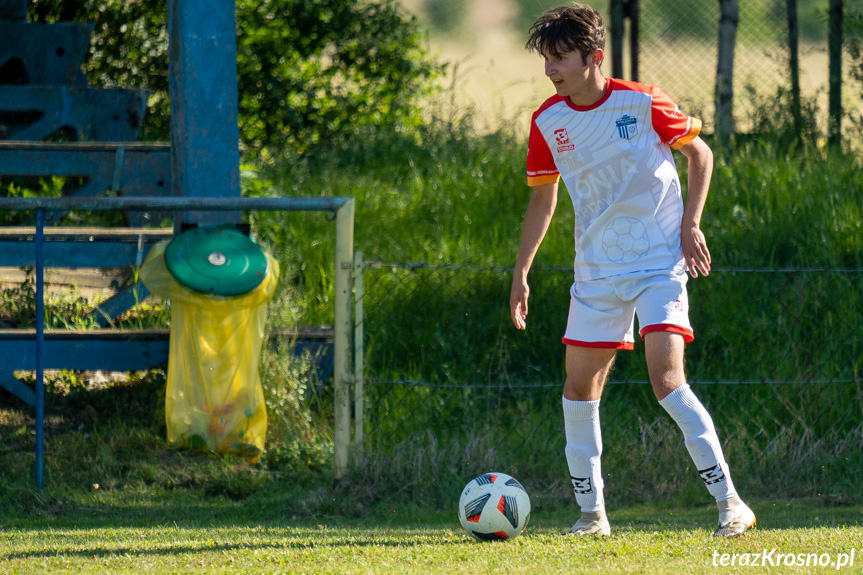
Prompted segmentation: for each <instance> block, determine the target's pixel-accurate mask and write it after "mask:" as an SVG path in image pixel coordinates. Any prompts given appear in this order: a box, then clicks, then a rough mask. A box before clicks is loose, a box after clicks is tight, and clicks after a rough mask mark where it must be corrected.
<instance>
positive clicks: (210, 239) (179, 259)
mask: <svg viewBox="0 0 863 575" xmlns="http://www.w3.org/2000/svg"><path fill="white" fill-rule="evenodd" d="M165 264H166V265H167V267H168V271H169V272H170V273H171V275H172V276H173V277H174V279H175V280H177V282H178V283H179V284H180V285H182V286H184V287H186V288H188V289H190V290H193V291H196V292H201V293H208V294H213V295H218V296H235V295H241V294H244V293H248V292H250V291H252V290H253V289H255V288H256V287H258V285H260V283H261V282H262V281H264V276H265V275H266V273H267V256H266V255H264V252H263V250H262V249H261V248H260V247H259V246H258V245H257V244H256V243H255V242H253V241H252V240H251V238H249V237H248V236H246V235H245V234H243V233H241V232H240V231H239V230H237V229H236V228H235V227H234V226H217V227H210V228H194V229H191V230H189V231H186V232H183V233H181V234H180V235H178V236H177V237H175V238H174V239H173V240H171V242H170V243H169V244H168V245H167V247H166V248H165Z"/></svg>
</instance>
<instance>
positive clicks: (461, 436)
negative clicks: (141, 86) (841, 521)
mask: <svg viewBox="0 0 863 575" xmlns="http://www.w3.org/2000/svg"><path fill="white" fill-rule="evenodd" d="M769 116H770V111H769V110H766V111H765V117H769ZM773 117H779V115H778V114H777V115H775V116H773ZM774 128H775V130H774V132H773V133H772V134H771V133H764V134H762V135H761V136H756V137H752V138H749V139H748V140H745V139H742V140H741V141H739V142H738V144H737V146H738V147H737V149H736V150H735V151H734V152H733V153H731V154H724V153H719V152H718V151H717V154H716V166H715V169H714V177H713V184H712V188H711V190H712V191H711V194H710V196H709V199H708V204H707V207H706V210H705V217H704V220H703V223H702V227H703V229H704V231H705V233H706V235H707V238H708V242H709V245H710V250H711V253H712V255H713V265H714V266H715V267H717V268H720V269H722V268H724V269H725V270H726V271H724V272H717V273H715V274H712V275H711V277H710V278H701V279H699V280H697V281H694V282H692V283H691V284H690V290H691V297H692V301H693V307H692V315H693V321H694V323H695V325H696V332H697V334H698V337H699V341H703V342H707V345H703V344H701V345H699V344H698V343H696V344H694V345H692V346H690V350H689V352H688V365H689V371H690V375H691V376H692V377H693V379H694V380H696V381H750V382H759V381H763V382H788V381H796V382H818V381H822V380H824V381H832V382H833V383H825V384H823V385H821V384H818V385H808V386H807V384H806V383H803V384H795V385H785V386H783V385H779V386H777V385H771V384H764V385H747V386H739V387H733V388H731V387H727V386H712V387H710V386H699V387H698V389H699V395H701V396H702V397H703V398H704V400H705V403H707V404H708V405H709V406H710V409H711V411H712V412H713V413H714V414H716V417H717V423H718V425H719V427H720V428H721V430H722V433H723V438H724V439H725V444H726V450H727V452H728V453H729V460H730V461H732V466H734V465H737V466H738V467H739V468H740V469H741V471H740V474H739V476H740V481H739V484H740V486H742V488H744V489H747V490H748V491H749V492H751V493H755V494H760V495H762V496H770V495H772V494H776V493H778V492H780V491H781V492H782V493H786V494H788V495H820V496H823V497H825V499H830V498H832V499H834V500H837V501H842V500H846V499H849V498H851V499H854V498H856V497H857V496H858V495H859V493H860V492H861V491H860V484H859V480H857V479H855V473H856V471H855V470H857V469H859V468H860V466H861V465H863V461H861V460H860V458H859V456H858V455H857V454H856V452H855V451H854V450H853V448H852V447H851V446H852V445H854V444H855V442H857V441H859V439H860V433H861V429H863V427H861V426H863V423H861V422H863V404H861V401H860V391H859V373H860V369H861V367H863V366H861V363H860V362H861V355H863V354H861V349H860V342H859V336H858V334H859V330H860V328H861V325H860V317H861V316H860V309H861V305H863V289H861V280H860V278H861V274H859V273H856V274H855V273H846V270H844V268H858V267H860V266H861V265H863V158H861V157H860V156H859V155H857V154H855V153H853V152H847V151H844V152H843V151H839V150H833V149H827V148H823V147H820V146H819V145H818V144H817V139H816V138H804V139H802V140H797V141H793V140H792V141H791V142H790V143H789V140H788V139H786V138H785V137H784V136H783V137H779V135H778V134H779V133H780V130H779V128H781V126H777V127H774ZM783 130H784V129H783ZM782 133H783V134H784V133H785V132H784V131H782ZM708 142H709V139H708ZM524 155H525V143H524V140H523V137H522V136H521V135H520V134H519V132H518V131H517V130H515V129H511V128H510V127H503V128H501V129H500V130H499V131H497V132H495V133H492V134H486V135H477V134H474V133H472V131H471V130H470V122H469V121H465V120H464V119H455V120H453V119H452V118H443V119H441V120H440V121H439V122H437V123H433V124H430V125H429V126H428V127H427V128H426V129H424V130H422V131H420V132H416V133H403V132H387V131H379V132H376V133H370V134H368V135H367V137H366V138H364V139H361V140H360V141H356V142H353V143H352V144H351V145H350V146H345V147H338V148H336V149H332V150H330V151H329V152H325V153H322V154H321V155H319V156H317V157H315V158H303V159H294V160H291V161H287V162H285V163H283V164H282V165H280V166H276V167H271V168H268V169H265V170H262V171H261V173H260V174H259V175H258V178H259V180H258V188H257V192H256V193H284V194H287V195H324V196H329V195H350V196H353V197H355V198H356V199H357V224H356V245H357V249H359V250H362V252H363V256H364V258H365V259H366V260H382V261H383V262H384V266H383V268H382V269H380V270H369V271H368V272H367V274H366V279H365V283H366V292H365V296H364V297H365V300H364V301H365V307H366V313H367V316H366V318H364V325H365V332H366V335H367V340H366V342H365V343H366V350H367V353H366V360H367V365H368V372H367V374H368V375H369V377H370V381H369V383H370V386H369V391H368V397H367V399H368V402H369V405H370V407H367V409H368V410H369V415H368V419H367V422H368V425H367V426H368V427H369V428H371V429H372V431H370V433H369V435H370V437H369V442H368V445H367V447H368V449H367V454H368V456H367V458H366V460H365V461H364V462H363V463H362V464H360V465H359V466H358V467H357V468H356V469H355V470H354V473H355V478H356V481H355V482H353V484H354V486H355V488H356V489H357V490H358V493H359V492H361V493H362V494H364V495H365V496H367V497H371V498H374V497H385V496H386V494H387V493H389V494H390V495H392V494H393V493H396V494H398V493H401V494H411V493H415V490H418V489H420V488H421V489H422V491H423V493H424V494H425V496H426V497H429V493H432V494H434V495H433V496H432V499H435V500H436V501H438V502H439V503H440V504H444V503H445V501H447V497H449V495H451V492H452V491H453V489H457V488H458V486H459V484H460V483H461V482H463V480H464V479H465V477H468V476H469V475H471V474H472V473H475V472H479V471H486V470H488V469H489V468H495V467H496V468H501V467H502V468H503V469H502V470H503V471H507V470H508V471H511V472H513V473H514V474H515V475H516V476H520V475H523V474H527V476H529V477H531V480H533V481H536V482H538V484H539V485H541V486H542V488H543V489H544V493H545V494H547V495H549V496H550V497H553V498H556V497H559V496H565V493H566V492H567V491H568V490H567V488H566V484H565V483H566V482H565V481H564V482H561V481H560V478H561V477H562V478H564V479H565V478H566V476H565V470H562V469H556V468H555V467H554V465H555V463H560V462H561V461H562V457H561V453H562V452H561V451H560V448H561V446H559V445H557V443H558V442H559V440H560V437H561V430H560V429H558V428H559V427H560V425H559V421H560V417H559V405H558V403H559V390H558V389H555V388H541V389H540V390H539V391H536V390H534V391H524V390H521V391H518V386H519V385H521V384H525V383H527V384H549V383H552V384H553V382H555V381H561V378H562V355H563V346H561V345H560V343H559V341H560V340H559V338H560V333H561V332H562V330H563V322H564V321H565V317H564V312H563V311H562V310H565V309H566V308H565V306H566V304H567V297H568V296H567V290H568V285H569V282H570V281H571V280H570V279H569V278H571V276H569V277H567V276H568V274H567V272H566V271H562V270H565V269H566V268H567V267H568V266H570V265H571V262H572V258H573V240H572V229H573V223H574V221H573V214H572V210H571V207H570V205H569V200H568V199H567V198H566V193H565V190H562V193H561V198H560V201H559V204H558V209H557V213H556V215H555V218H554V220H553V222H552V225H551V228H550V229H549V232H548V235H547V236H546V240H545V242H544V243H543V246H542V248H541V249H540V252H539V254H538V256H537V259H536V262H535V264H534V266H535V270H534V272H533V273H532V286H533V291H532V296H531V297H532V300H531V302H532V307H531V325H530V327H529V329H528V331H527V332H525V333H517V332H515V331H514V330H513V329H512V328H511V326H510V325H509V319H508V314H509V310H508V291H509V282H510V275H509V272H508V271H507V268H509V267H510V266H511V265H512V263H513V261H514V259H515V254H516V251H517V249H518V243H519V239H520V233H521V222H522V218H523V214H524V210H525V207H526V204H527V201H528V198H529V193H530V191H529V189H528V188H527V187H526V185H525V182H524ZM676 160H677V162H678V167H679V171H680V173H681V178H682V180H683V181H684V188H685V181H686V166H685V159H684V158H683V157H682V156H680V155H676ZM263 182H269V183H270V184H271V185H272V187H271V188H268V185H267V184H264V183H263ZM255 226H256V229H257V230H258V232H259V233H260V234H261V236H262V237H263V238H264V239H265V241H268V242H271V243H272V244H273V245H278V246H280V249H281V252H280V253H281V258H282V260H283V264H284V269H286V270H287V272H286V273H287V275H288V277H290V278H291V280H290V282H289V283H291V284H292V285H294V286H298V288H299V290H300V293H303V294H304V297H303V298H302V300H301V302H300V305H299V314H298V317H299V318H300V321H305V322H309V323H321V322H327V321H330V318H331V317H332V302H330V301H327V298H326V296H325V295H324V294H327V293H329V289H330V286H331V276H332V271H331V270H332V269H333V263H332V259H331V257H332V256H331V254H332V248H331V246H332V243H333V230H332V224H331V223H330V222H327V221H325V219H323V218H321V217H319V216H295V215H287V216H285V215H270V214H266V215H261V216H259V217H258V218H257V219H256V221H255ZM406 262H408V263H410V264H411V265H401V264H405V263H406ZM393 263H395V264H400V265H396V266H389V265H387V264H393ZM765 267H766V268H801V267H803V268H810V267H818V268H820V267H827V268H842V269H840V270H839V271H838V272H831V273H829V274H818V273H815V272H801V273H797V274H784V273H783V274H776V273H773V274H758V273H749V274H748V275H747V274H742V273H733V272H731V271H730V270H733V269H740V268H747V269H749V268H759V269H760V268H765ZM453 268H455V269H453ZM764 334H768V336H767V337H764ZM612 378H613V379H615V380H618V381H630V382H639V381H641V382H643V381H645V380H646V379H647V374H646V368H645V366H644V358H643V355H642V353H641V352H639V351H637V352H635V353H631V354H620V357H619V358H618V362H617V366H616V368H615V371H614V373H613V374H612ZM403 380H409V381H411V382H414V383H417V384H419V387H416V386H413V385H410V386H405V385H404V384H403V383H393V382H399V381H403ZM839 382H845V383H839ZM429 384H434V385H444V386H453V387H444V388H440V387H433V386H431V387H429ZM466 385H469V386H477V385H478V386H483V385H485V386H488V387H487V388H482V387H480V388H479V390H476V389H475V388H473V387H459V386H466ZM508 385H513V386H515V390H509V389H507V386H508ZM849 386H850V387H849ZM501 387H503V389H501ZM556 398H558V399H556ZM831 406H835V409H833V408H831ZM604 410H605V413H606V415H605V416H604V417H605V421H607V422H613V424H611V425H608V426H607V427H606V434H607V442H608V445H609V446H610V447H609V449H608V450H607V452H606V453H607V457H606V459H607V462H608V464H607V467H606V469H607V470H609V471H608V472H609V473H610V474H613V475H614V477H612V478H610V479H609V481H608V482H607V483H608V485H609V495H610V496H615V497H618V498H620V499H622V500H628V501H644V500H650V499H654V498H660V497H670V496H672V495H675V496H677V497H682V498H684V499H685V500H687V501H688V502H695V501H701V498H702V497H703V496H704V493H703V487H701V486H700V485H699V484H698V481H697V474H694V473H692V470H691V469H689V468H690V467H691V464H689V463H688V459H687V456H686V453H685V450H683V449H681V448H680V447H681V445H680V440H679V437H677V434H678V432H677V430H676V429H675V428H673V427H672V426H671V425H670V422H669V421H667V418H666V417H665V416H664V414H662V413H660V412H659V411H658V407H657V406H656V404H655V400H654V399H653V398H652V395H651V394H650V392H649V388H648V387H647V386H645V385H638V384H633V385H629V386H612V387H611V388H610V389H609V391H608V398H607V401H606V404H605V407H604ZM840 416H841V417H840ZM669 446H676V447H677V449H676V450H675V448H674V447H669ZM668 469H674V470H676V471H675V473H670V472H667V470H668ZM678 472H679V474H678ZM828 479H829V481H828Z"/></svg>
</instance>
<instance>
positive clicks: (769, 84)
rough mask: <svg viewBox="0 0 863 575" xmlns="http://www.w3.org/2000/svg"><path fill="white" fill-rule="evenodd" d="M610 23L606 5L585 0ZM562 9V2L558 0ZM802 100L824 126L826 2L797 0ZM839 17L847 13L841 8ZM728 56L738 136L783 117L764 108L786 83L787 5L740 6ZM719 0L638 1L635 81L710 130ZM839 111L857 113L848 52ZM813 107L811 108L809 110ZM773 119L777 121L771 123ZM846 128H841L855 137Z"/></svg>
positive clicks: (751, 0) (778, 1)
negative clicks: (768, 117)
mask: <svg viewBox="0 0 863 575" xmlns="http://www.w3.org/2000/svg"><path fill="white" fill-rule="evenodd" d="M588 3H589V4H591V5H592V6H594V7H595V8H596V9H597V10H599V11H600V12H601V13H602V14H603V16H604V18H605V20H606V22H607V23H608V22H610V21H611V18H610V3H609V1H607V0H605V1H603V0H597V1H590V2H588ZM561 4H563V2H561ZM796 5H797V10H796V12H797V21H798V30H799V48H798V53H799V66H800V90H801V97H802V98H803V99H804V101H805V102H808V103H809V105H808V106H807V109H811V110H812V111H813V120H815V121H817V122H818V123H819V124H820V128H821V129H822V130H824V129H825V128H826V121H827V108H828V106H827V97H828V61H829V56H828V43H827V38H828V29H829V19H828V15H827V10H828V9H827V4H826V3H819V2H816V1H813V0H797V2H796ZM846 6H847V8H846V11H849V12H850V11H851V10H852V9H853V7H852V6H851V5H848V4H847V3H846ZM738 7H739V18H738V23H737V34H736V43H735V51H734V82H733V86H734V94H735V98H734V118H735V127H736V129H737V131H738V132H740V133H749V132H750V131H752V130H753V129H756V128H757V124H758V120H759V119H761V116H763V115H764V114H765V113H768V114H769V113H782V110H783V109H784V108H785V107H787V106H777V105H774V106H769V109H768V110H765V109H764V107H765V102H770V101H776V100H777V99H778V97H779V96H780V94H782V93H784V94H786V95H787V94H788V92H789V90H790V85H791V72H790V60H791V56H790V52H789V16H788V2H787V1H786V0H747V1H746V2H739V3H738ZM719 21H720V3H719V2H699V3H698V6H697V7H693V6H692V4H691V3H690V2H686V1H685V0H638V40H637V43H638V78H637V79H638V81H640V82H643V83H646V84H656V85H659V86H661V87H662V88H663V90H664V91H665V92H666V93H668V94H669V95H670V96H671V97H672V98H673V99H674V100H675V101H676V102H677V103H678V104H679V105H680V107H681V109H682V110H684V111H685V112H687V113H689V114H691V115H694V116H697V117H700V118H701V119H702V120H704V121H705V129H706V131H707V132H708V133H713V131H714V118H713V116H714V94H715V85H716V69H717V59H718V37H719V34H718V29H719V28H718V27H719ZM630 29H631V25H630V24H629V22H627V36H626V40H625V41H624V48H623V49H624V52H625V55H624V58H623V64H624V72H623V76H624V77H625V78H632V67H631V65H630V60H629V56H628V55H629V51H630V44H631V40H630V37H629V35H628V31H629V30H630ZM842 61H843V79H844V82H845V86H844V88H843V107H844V109H845V111H846V112H847V113H849V114H850V115H851V116H852V117H859V116H860V114H861V112H863V109H861V107H863V95H861V89H860V88H861V86H860V85H859V84H858V83H856V82H854V81H853V80H852V78H851V74H850V66H851V65H852V58H851V53H850V51H849V49H848V46H847V45H846V48H845V51H844V53H843V55H842ZM816 107H817V110H816V109H815V108H816ZM777 120H778V118H777ZM856 129H857V128H854V127H853V126H852V125H850V124H847V125H846V130H848V131H849V133H850V132H851V131H855V130H856Z"/></svg>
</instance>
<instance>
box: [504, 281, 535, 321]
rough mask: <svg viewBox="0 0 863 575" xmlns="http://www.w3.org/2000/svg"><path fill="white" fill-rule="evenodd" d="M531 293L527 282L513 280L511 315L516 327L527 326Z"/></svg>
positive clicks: (510, 294)
mask: <svg viewBox="0 0 863 575" xmlns="http://www.w3.org/2000/svg"><path fill="white" fill-rule="evenodd" d="M529 295H530V288H529V287H528V286H527V282H523V281H517V280H513V282H512V290H510V292H509V315H510V317H511V318H512V323H514V324H515V327H516V329H525V328H526V327H527V322H526V319H527V298H528V296H529Z"/></svg>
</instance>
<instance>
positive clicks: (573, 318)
mask: <svg viewBox="0 0 863 575" xmlns="http://www.w3.org/2000/svg"><path fill="white" fill-rule="evenodd" d="M686 281H687V276H686V272H684V271H682V270H681V271H677V270H673V271H662V272H648V273H646V274H639V275H625V276H614V277H607V278H601V279H598V280H590V281H577V282H575V283H573V284H572V287H571V288H570V290H569V293H570V296H571V299H570V302H569V319H568V321H567V323H566V334H565V335H564V336H563V343H565V344H567V345H575V346H580V347H593V348H602V349H633V347H634V346H635V338H634V337H633V326H634V322H635V315H636V314H637V315H638V325H639V327H640V329H639V332H638V333H639V335H640V336H641V337H642V339H644V334H646V333H650V332H653V331H669V332H672V333H679V334H681V335H683V339H684V341H685V342H686V343H689V342H690V341H692V340H693V339H695V338H694V337H693V333H692V325H691V324H690V323H689V298H688V296H687V295H686Z"/></svg>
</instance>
